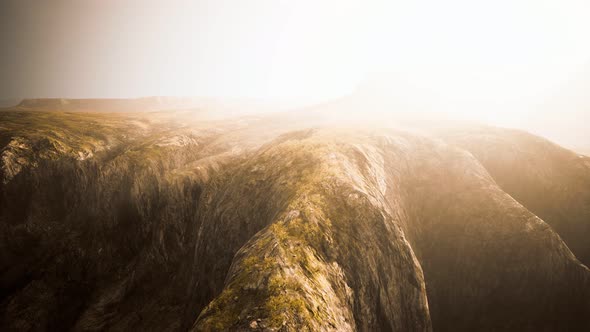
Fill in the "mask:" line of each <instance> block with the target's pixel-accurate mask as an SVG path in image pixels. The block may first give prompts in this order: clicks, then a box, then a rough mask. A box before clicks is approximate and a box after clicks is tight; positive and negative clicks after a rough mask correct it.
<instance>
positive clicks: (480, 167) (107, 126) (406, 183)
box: [0, 111, 590, 331]
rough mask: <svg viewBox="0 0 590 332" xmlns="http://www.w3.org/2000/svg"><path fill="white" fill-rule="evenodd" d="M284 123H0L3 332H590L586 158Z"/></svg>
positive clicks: (4, 118)
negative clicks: (586, 264)
mask: <svg viewBox="0 0 590 332" xmlns="http://www.w3.org/2000/svg"><path fill="white" fill-rule="evenodd" d="M285 116H286V117H287V115H285ZM280 119H281V116H280V115H273V116H269V117H256V116H252V117H248V118H239V119H234V120H224V121H211V120H206V119H202V120H201V119H200V118H199V117H198V116H194V117H192V118H191V119H190V121H184V120H183V121H178V120H177V119H175V117H173V116H170V114H160V113H154V114H125V115H122V114H118V115H114V114H94V113H86V114H79V113H59V112H52V113H44V112H23V111H19V112H2V113H0V123H1V126H2V128H1V131H0V143H1V146H0V149H1V151H2V152H1V153H2V164H1V171H0V175H1V176H2V184H1V185H0V194H1V196H0V249H1V250H0V329H1V330H8V331H10V330H15V331H26V330H33V331H47V330H74V331H98V330H133V329H139V330H154V331H156V330H157V331H187V330H194V331H216V330H244V331H247V330H260V331H262V330H266V331H305V330H308V331H430V330H434V331H445V330H453V331H473V330H489V331H498V330H510V331H523V330H526V331H539V330H547V331H554V330H580V331H581V330H586V329H590V319H589V318H588V317H590V271H589V270H588V269H587V268H586V266H584V265H583V264H582V263H587V259H588V252H589V250H590V246H589V245H588V244H587V243H585V241H584V239H585V238H587V236H586V235H588V229H589V227H590V218H589V215H588V211H590V184H589V182H588V178H589V176H588V174H589V173H590V163H589V162H588V160H587V157H583V156H578V155H575V154H573V153H571V152H569V151H567V150H565V149H562V148H560V147H557V146H555V145H553V144H551V143H549V142H546V141H544V140H542V139H539V138H537V137H534V136H532V135H529V134H525V133H520V132H519V133H515V132H513V131H509V130H504V129H497V128H496V129H494V128H486V129H485V130H484V129H481V130H479V129H478V130H471V131H470V130H464V129H453V130H450V129H449V130H444V131H440V130H436V131H432V132H431V133H430V134H416V133H409V132H405V131H400V130H392V129H379V130H376V129H362V130H360V129H359V130H353V129H351V128H335V127H325V126H319V125H318V126H316V125H313V123H311V124H310V123H309V121H306V122H305V123H303V122H302V123H297V122H296V121H279V120H280ZM288 119H289V120H291V119H292V118H288ZM283 120H284V119H283ZM562 238H563V240H562ZM564 241H565V242H564ZM568 247H569V248H568ZM570 249H571V251H570ZM578 259H579V260H578ZM580 261H581V262H582V263H581V262H580Z"/></svg>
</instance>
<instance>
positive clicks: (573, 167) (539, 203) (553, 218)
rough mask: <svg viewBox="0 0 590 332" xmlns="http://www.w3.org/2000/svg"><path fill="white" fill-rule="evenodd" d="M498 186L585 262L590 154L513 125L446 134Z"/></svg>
mask: <svg viewBox="0 0 590 332" xmlns="http://www.w3.org/2000/svg"><path fill="white" fill-rule="evenodd" d="M444 138H445V140H447V141H448V142H450V143H451V144H454V145H457V146H460V147H462V148H464V149H466V150H468V151H470V152H471V153H473V154H474V155H475V156H476V158H477V159H478V160H479V161H480V162H481V163H482V164H483V165H484V166H485V167H486V169H487V170H488V171H489V172H490V174H491V175H492V176H493V177H494V179H495V180H496V182H497V183H498V185H500V187H501V188H502V189H503V190H505V191H506V192H507V193H509V194H510V195H511V196H512V197H514V198H515V199H516V200H517V201H519V202H520V203H521V204H523V205H524V206H526V207H527V208H528V209H529V210H531V211H532V212H533V213H535V214H536V215H538V216H539V217H541V218H542V219H543V220H544V221H546V222H547V223H548V224H549V225H551V227H553V228H554V229H555V231H556V232H557V233H559V235H560V236H561V237H562V238H563V239H564V241H565V242H566V243H567V245H568V246H569V248H570V249H571V250H572V251H573V252H574V254H575V255H576V256H577V258H578V259H579V260H580V261H581V262H582V263H584V264H586V265H587V266H589V265H590V246H589V245H588V238H590V158H589V157H587V156H583V155H579V154H576V153H574V152H572V151H568V150H566V149H564V148H562V147H560V146H558V145H555V144H553V143H551V142H549V141H547V140H545V139H543V138H541V137H537V136H533V135H530V134H528V133H525V132H521V131H517V130H500V129H494V128H480V129H478V130H469V131H459V132H453V133H447V134H445V135H444Z"/></svg>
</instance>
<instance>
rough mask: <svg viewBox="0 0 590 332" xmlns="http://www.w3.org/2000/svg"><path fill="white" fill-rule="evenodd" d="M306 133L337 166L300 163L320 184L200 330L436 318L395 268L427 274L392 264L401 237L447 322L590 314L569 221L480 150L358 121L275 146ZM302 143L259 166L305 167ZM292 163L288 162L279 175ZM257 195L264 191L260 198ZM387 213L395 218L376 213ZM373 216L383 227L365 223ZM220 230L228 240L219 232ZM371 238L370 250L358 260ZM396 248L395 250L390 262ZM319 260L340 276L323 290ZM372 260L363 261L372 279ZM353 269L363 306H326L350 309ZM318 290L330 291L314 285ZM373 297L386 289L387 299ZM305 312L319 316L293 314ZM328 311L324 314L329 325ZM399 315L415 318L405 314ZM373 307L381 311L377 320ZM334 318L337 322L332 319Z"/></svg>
mask: <svg viewBox="0 0 590 332" xmlns="http://www.w3.org/2000/svg"><path fill="white" fill-rule="evenodd" d="M326 136H327V137H326ZM288 142H289V141H288ZM318 144H319V146H320V147H319V148H318V147H317V145H318ZM293 146H295V147H296V149H295V151H297V150H299V149H301V150H300V151H301V152H300V153H303V151H305V153H306V154H308V155H309V154H310V153H311V155H309V156H308V157H307V158H305V159H307V160H312V163H313V164H314V165H323V167H324V168H325V169H326V170H329V172H327V173H323V172H322V171H321V170H316V169H314V170H312V173H313V174H314V176H313V177H312V179H314V178H315V176H318V178H315V179H316V180H315V181H314V180H312V179H309V178H307V177H305V176H298V179H299V180H298V184H297V185H298V186H302V187H304V188H312V189H308V190H311V193H309V194H307V195H306V196H305V198H304V199H303V202H301V200H302V199H301V198H299V197H298V195H295V198H294V199H293V200H292V203H291V205H290V206H289V207H287V208H286V209H284V210H283V212H279V213H278V218H275V221H274V223H273V224H271V225H270V226H267V227H266V228H265V229H263V230H262V231H260V232H259V233H257V234H256V235H255V236H254V238H252V239H251V240H250V241H249V242H248V243H247V244H245V245H244V246H243V247H242V248H241V249H240V250H239V251H238V253H237V255H236V256H235V257H234V260H233V262H232V264H231V268H230V272H229V275H228V277H227V279H226V281H225V288H224V290H223V291H222V292H221V295H219V297H218V298H217V299H216V300H214V301H213V302H212V303H211V304H210V305H209V306H208V307H207V308H206V309H205V311H203V312H202V313H201V315H200V316H199V319H198V320H197V322H196V324H195V326H194V329H195V330H215V329H219V328H230V329H241V328H246V327H248V326H254V327H257V326H264V327H273V328H280V327H281V322H282V324H284V325H283V327H282V328H286V329H287V330H301V329H309V330H318V329H319V330H331V329H334V330H347V329H355V328H356V329H359V330H413V329H417V330H424V329H427V327H428V325H425V324H424V323H421V322H425V320H424V319H416V316H415V314H416V312H417V311H416V309H411V307H410V308H407V306H408V305H409V304H413V303H415V300H414V301H412V300H411V299H413V298H416V296H408V295H403V294H404V293H405V292H407V287H410V288H411V287H412V286H410V285H407V286H406V285H404V283H403V282H400V280H397V281H396V282H391V281H390V280H388V279H387V278H386V277H385V276H392V275H393V276H396V275H399V276H400V277H399V279H401V280H403V279H405V278H404V277H403V276H404V275H406V276H407V277H406V278H407V279H406V282H409V283H410V284H411V285H420V284H421V281H420V280H421V278H416V277H415V275H418V276H420V274H415V273H411V274H410V275H408V274H407V272H404V271H408V269H407V268H404V269H401V268H400V265H399V263H398V264H396V265H394V266H393V267H390V268H388V266H389V264H391V263H392V262H391V260H392V259H393V258H392V256H394V257H395V256H397V257H399V256H400V255H402V254H400V253H399V251H398V253H396V252H395V251H391V249H389V250H387V249H386V248H387V246H385V245H384V243H398V244H404V243H408V242H409V243H410V244H411V247H410V248H413V249H414V250H415V251H416V255H417V257H418V261H419V262H420V264H421V266H422V268H423V269H424V278H425V280H426V291H427V294H428V302H429V307H430V314H431V315H432V320H433V321H432V324H433V326H434V329H435V330H539V329H541V330H542V329H545V330H556V329H559V328H568V327H569V328H572V329H579V328H584V327H588V321H587V319H586V318H585V316H586V313H588V312H589V311H588V310H589V309H590V307H589V301H588V289H589V288H588V287H589V279H588V278H589V276H590V275H589V271H588V270H587V269H586V268H585V267H584V266H582V265H580V264H579V263H578V262H577V260H576V259H575V257H574V256H573V255H572V254H571V252H570V251H569V250H568V248H567V247H566V246H565V245H564V244H563V242H562V241H561V239H560V238H559V236H558V235H557V234H556V233H554V232H553V231H552V230H551V229H550V228H549V227H548V226H547V225H546V224H545V223H544V222H543V221H542V220H541V219H539V218H537V217H536V216H534V215H533V214H532V213H530V212H529V211H528V210H526V209H525V208H524V207H523V206H522V205H520V204H519V203H518V202H516V201H514V200H513V199H512V198H511V197H510V196H509V195H507V194H506V193H504V192H503V191H502V190H500V189H499V188H498V186H497V185H496V184H495V183H494V181H493V180H492V178H491V177H490V176H489V175H488V173H487V172H486V170H485V169H484V168H483V167H482V166H481V165H480V164H479V163H478V162H477V160H476V159H475V158H473V157H472V156H471V155H469V154H468V153H465V152H462V151H460V150H457V149H455V148H452V147H450V146H447V145H445V144H442V143H441V142H435V141H431V140H429V139H426V138H421V137H415V136H412V135H407V134H400V133H387V134H376V135H373V134H369V135H367V136H356V137H352V138H347V134H346V133H338V134H322V133H319V134H317V135H313V136H312V137H309V138H305V139H303V140H302V141H299V142H298V143H280V144H278V146H276V147H275V149H278V150H282V149H287V150H288V151H293ZM294 154H296V152H289V153H286V152H285V153H283V154H278V155H277V156H276V157H275V158H274V160H272V161H270V162H269V161H267V162H266V164H265V163H264V161H262V165H260V164H256V165H257V166H251V167H262V168H265V167H269V166H268V165H272V166H273V167H272V168H273V169H281V165H283V163H286V165H289V167H288V169H289V170H292V169H297V168H296V167H294V166H293V165H297V163H296V162H294V161H293V160H292V159H291V158H289V157H288V156H291V155H294ZM283 167H284V166H283ZM320 167H321V166H320ZM285 172H286V170H282V169H281V171H280V173H279V174H285ZM332 179H334V180H332ZM268 181H273V182H274V181H279V183H281V182H284V181H281V180H280V179H276V180H275V179H274V178H272V177H270V178H265V180H264V181H263V182H264V183H268ZM333 182H335V183H342V184H343V185H332V183H333ZM287 183H288V182H287ZM288 187H292V185H291V186H288ZM314 188H315V189H314ZM224 193H226V194H227V192H225V191H224ZM229 195H231V193H230V194H229ZM314 195H315V196H314ZM273 196H275V195H273ZM230 197H231V196H230ZM248 197H250V196H248ZM256 197H257V196H256V195H254V196H253V201H252V202H250V203H251V204H252V203H253V202H254V204H256V203H255V202H256V201H257V200H256ZM308 197H315V200H317V201H319V202H320V204H314V203H311V202H309V198H308ZM234 199H235V200H237V199H238V198H237V197H236V198H234ZM321 203H323V204H321ZM367 205H368V206H367ZM300 206H304V207H307V209H302V208H301V207H300ZM297 207H298V208H297ZM367 207H370V209H367ZM232 210H234V209H232ZM257 210H258V209H257ZM371 210H374V211H376V213H371ZM238 211H242V210H241V209H238ZM275 214H276V213H275ZM351 217H352V218H351ZM236 219H237V218H236ZM371 220H372V222H371ZM377 220H382V221H381V222H383V223H384V224H383V225H382V226H380V224H379V223H378V224H375V221H377ZM237 221H238V220H235V219H234V220H229V221H228V222H229V223H232V224H234V223H236V222H237ZM316 223H317V226H315V225H316ZM367 224H368V225H370V227H367V228H366V230H367V231H363V229H364V227H366V225H367ZM217 226H218V224H216V226H215V227H217ZM314 226H315V227H314ZM221 227H223V226H221ZM316 227H317V228H316ZM351 228H352V229H351ZM393 230H396V231H394V232H392V233H389V232H391V231H393ZM376 231H377V232H378V234H375V232H376ZM232 234H233V232H232ZM217 235H219V236H221V237H222V238H223V235H222V234H217ZM314 238H319V239H320V240H319V241H318V240H313V239H314ZM406 238H407V240H406ZM322 239H323V240H324V241H322ZM380 239H381V241H380ZM213 241H216V242H217V243H220V245H224V244H226V243H227V242H226V241H219V237H217V236H216V237H215V240H213ZM359 245H360V246H362V247H361V248H358V247H357V246H359ZM206 246H214V245H213V244H206ZM357 250H358V251H360V253H361V257H363V259H362V260H357V259H355V257H357V258H358V254H357ZM205 256H209V255H208V254H206V255H205ZM383 256H385V257H386V260H385V261H381V260H382V259H383ZM402 256H403V255H402ZM410 257H413V255H411V256H410ZM310 258H311V259H310ZM301 260H303V262H302V261H301ZM388 260H389V262H388ZM412 260H415V258H412ZM310 261H311V262H310ZM277 262H278V263H277ZM351 262H355V263H356V264H352V265H351ZM393 262H395V260H393ZM374 263H377V264H375V265H373V264H374ZM388 263H389V264H388ZM333 264H337V265H336V266H338V267H342V270H343V278H342V281H338V282H336V281H332V280H333V279H332V278H330V277H326V275H327V276H331V275H332V274H333V272H331V271H330V269H328V268H327V267H326V266H331V265H333ZM417 264H418V263H417ZM308 266H312V269H313V267H315V270H312V271H315V273H319V274H320V276H323V278H325V279H327V280H329V282H328V285H331V286H330V287H328V288H327V289H328V290H327V291H324V292H318V291H317V287H318V285H322V283H321V282H319V281H317V280H318V279H321V278H320V277H318V276H317V275H316V274H314V273H308V274H306V273H304V272H305V271H308V270H309V269H310V268H309V267H308ZM419 266H420V265H418V266H417V268H419ZM375 267H378V271H379V272H380V273H377V276H378V277H377V280H379V282H378V287H377V288H376V289H378V290H379V291H378V292H377V293H375V291H374V290H372V291H368V290H367V288H368V287H367V285H371V282H370V280H372V278H369V279H368V280H369V281H367V279H365V278H366V277H367V274H368V275H369V276H370V275H371V271H374V269H375ZM300 268H302V269H303V271H299V269H300ZM358 271H363V272H362V277H361V278H360V280H359V279H358V275H357V273H358ZM384 272H385V273H384ZM412 275H414V277H412ZM283 279H284V280H283ZM310 279H311V280H310ZM341 282H344V283H345V284H346V285H347V286H348V287H349V288H350V293H351V297H352V299H353V301H349V309H347V310H346V309H340V310H339V311H338V313H330V312H323V311H322V310H321V308H332V309H333V308H342V306H343V305H342V303H346V302H345V301H343V297H342V294H343V293H342V291H341V290H340V289H341V287H338V285H340V283H341ZM277 285H278V286H277ZM314 286H315V287H316V288H314ZM346 288H347V287H345V289H346ZM420 288H421V287H420ZM541 289H542V290H543V291H540V290H541ZM387 290H388V291H389V292H390V293H388V292H387ZM314 291H315V292H316V293H319V294H320V295H318V296H316V297H315V298H314V297H313V295H312V294H314ZM277 292H279V294H282V296H283V297H285V299H284V301H285V302H286V303H288V304H289V305H291V306H292V308H291V309H287V308H285V309H284V310H283V311H279V314H280V313H281V312H283V315H282V316H281V315H279V319H277V318H276V314H277V313H276V312H274V311H273V310H271V309H272V308H277V307H278V308H282V307H281V306H280V305H277V304H276V302H275V298H276V297H278V296H279V295H277ZM297 294H299V296H297ZM244 298H245V300H244ZM396 298H398V299H399V298H401V299H403V301H402V302H401V303H403V304H405V306H406V308H404V306H401V307H400V306H399V305H395V301H394V299H396ZM297 299H303V301H302V302H300V301H296V300H297ZM326 299H328V300H326ZM344 299H345V298H344ZM371 299H372V301H377V304H376V306H375V307H373V306H372V305H371V303H370V302H371ZM322 300H323V302H322ZM326 301H329V304H326ZM318 302H319V303H318ZM384 303H385V304H384ZM269 304H270V307H269ZM298 304H300V305H303V304H305V307H301V306H299V305H298ZM316 304H317V305H316ZM359 304H360V306H359ZM572 307H573V308H575V309H573V310H572ZM314 308H316V309H315V310H314ZM344 308H346V306H344ZM381 310H386V311H384V312H380V311H381ZM300 311H302V312H303V313H306V312H307V313H308V315H309V316H310V317H308V318H307V319H303V318H301V316H303V314H301V315H299V316H297V315H296V316H295V317H291V316H288V315H287V314H285V313H297V312H300ZM340 312H344V313H346V312H351V313H352V315H353V317H354V318H355V324H354V325H352V326H349V325H338V323H337V322H338V321H339V320H338V319H335V317H341V316H342V317H347V316H348V314H341V313H340ZM418 312H419V311H418ZM375 313H376V314H375ZM400 316H401V317H400ZM315 317H321V319H319V321H318V322H316V323H315V324H316V325H314V324H313V322H314V321H313V319H314V318H315ZM392 317H393V318H403V319H407V321H402V323H399V322H398V321H395V320H393V321H391V318H392ZM418 317H419V316H418ZM373 319H376V320H377V321H380V323H378V324H374V323H371V321H372V320H373ZM310 321H311V322H312V323H310ZM340 321H342V319H340ZM367 321H368V322H369V323H367ZM300 322H304V323H300ZM321 322H325V323H329V324H330V325H328V326H322V325H318V324H320V323H321ZM344 322H348V321H347V320H346V319H344ZM277 324H279V325H278V326H277Z"/></svg>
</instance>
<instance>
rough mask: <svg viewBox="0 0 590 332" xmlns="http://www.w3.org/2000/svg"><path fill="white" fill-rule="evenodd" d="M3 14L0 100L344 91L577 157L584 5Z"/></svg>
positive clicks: (389, 4)
mask: <svg viewBox="0 0 590 332" xmlns="http://www.w3.org/2000/svg"><path fill="white" fill-rule="evenodd" d="M0 6H1V7H0V15H1V19H0V40H1V43H2V50H3V56H2V60H1V63H0V74H1V75H2V77H3V78H4V79H3V80H2V83H0V99H14V98H28V97H60V98H62V97H63V98H130V97H142V96H205V97H216V98H251V99H260V100H266V101H272V102H273V103H277V102H284V103H286V104H287V103H288V104H292V105H298V106H300V105H311V104H316V103H321V102H325V101H329V100H333V99H340V98H343V97H346V96H351V95H352V96H355V97H354V98H356V100H359V99H360V100H363V98H364V100H366V101H367V103H366V107H362V105H363V104H362V103H360V104H358V105H359V106H358V107H356V108H352V109H351V110H350V111H351V112H364V113H363V114H373V115H375V114H380V115H383V113H385V115H387V112H395V113H408V114H414V113H419V112H422V113H424V112H426V113H428V114H435V115H437V116H439V117H448V118H453V119H454V118H460V119H468V120H470V121H471V120H473V121H480V122H485V123H489V124H494V125H501V126H508V127H516V128H522V129H525V130H529V131H532V132H534V133H537V134H540V135H543V136H546V137H548V138H550V139H552V140H555V141H556V142H558V143H560V144H564V145H566V146H568V147H570V148H574V149H578V150H585V151H586V149H588V150H590V148H588V147H589V146H590V134H588V133H590V128H587V124H588V123H590V121H589V120H590V119H589V114H590V100H589V99H590V98H589V97H588V93H587V91H589V88H590V84H589V80H590V77H589V75H590V43H588V42H587V34H588V32H590V20H588V19H587V18H588V17H590V4H588V2H586V1H582V0H580V1H572V0H566V1H557V0H550V1H533V0H519V1H494V2H473V1H458V0H451V1H444V2H441V1H424V0H422V1H412V2H407V1H395V2H394V1H309V0H305V1H276V0H266V1H261V0H253V1H228V0H221V1H220V0H217V1H179V0H177V1H151V0H150V1H131V0H126V1H114V0H107V1H73V0H69V1H66V0H61V1H57V0H56V1H43V2H39V1H30V0H24V1H22V0H21V1H14V0H8V1H3V2H2V4H1V5H0ZM295 102H296V103H295ZM383 105H387V107H383Z"/></svg>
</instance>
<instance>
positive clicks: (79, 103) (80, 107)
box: [16, 97, 197, 112]
mask: <svg viewBox="0 0 590 332" xmlns="http://www.w3.org/2000/svg"><path fill="white" fill-rule="evenodd" d="M196 105H197V100H196V99H195V98H174V97H144V98H134V99H124V98H120V99H117V98H110V99H64V98H32V99H24V100H22V101H21V102H20V103H19V104H18V105H17V106H16V107H17V108H19V109H27V110H28V109H30V110H37V111H61V112H74V111H75V112H146V111H147V112H152V111H162V110H167V109H187V108H194V107H196Z"/></svg>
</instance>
